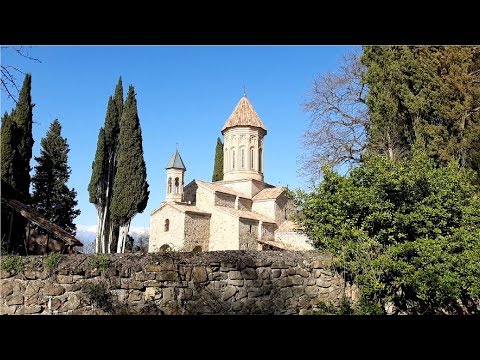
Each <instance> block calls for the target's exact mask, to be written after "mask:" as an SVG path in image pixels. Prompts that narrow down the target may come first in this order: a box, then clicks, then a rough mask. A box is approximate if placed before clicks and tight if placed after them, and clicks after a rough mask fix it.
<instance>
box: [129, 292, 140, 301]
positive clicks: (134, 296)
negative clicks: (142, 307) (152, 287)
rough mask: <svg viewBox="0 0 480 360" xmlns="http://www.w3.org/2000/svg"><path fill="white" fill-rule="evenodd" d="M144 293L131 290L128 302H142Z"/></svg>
mask: <svg viewBox="0 0 480 360" xmlns="http://www.w3.org/2000/svg"><path fill="white" fill-rule="evenodd" d="M142 295H143V292H141V291H138V290H131V291H130V293H129V294H128V301H140V300H142Z"/></svg>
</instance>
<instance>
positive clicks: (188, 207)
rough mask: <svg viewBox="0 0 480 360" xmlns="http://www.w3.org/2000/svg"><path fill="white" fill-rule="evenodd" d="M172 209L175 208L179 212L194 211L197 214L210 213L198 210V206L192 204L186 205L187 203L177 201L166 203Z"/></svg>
mask: <svg viewBox="0 0 480 360" xmlns="http://www.w3.org/2000/svg"><path fill="white" fill-rule="evenodd" d="M167 204H168V205H170V206H171V207H173V208H174V209H177V210H179V211H181V212H194V213H199V214H208V215H211V214H210V213H207V212H205V211H203V210H200V209H199V208H198V207H196V206H194V205H188V204H179V203H167Z"/></svg>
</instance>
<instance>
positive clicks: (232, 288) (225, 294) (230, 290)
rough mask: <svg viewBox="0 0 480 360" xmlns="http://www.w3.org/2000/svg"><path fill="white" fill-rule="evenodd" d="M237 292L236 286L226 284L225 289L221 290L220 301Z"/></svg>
mask: <svg viewBox="0 0 480 360" xmlns="http://www.w3.org/2000/svg"><path fill="white" fill-rule="evenodd" d="M236 293H237V288H236V287H235V286H231V285H229V286H227V287H226V288H225V290H223V294H222V301H226V300H228V299H230V298H231V297H232V296H233V295H235V294H236Z"/></svg>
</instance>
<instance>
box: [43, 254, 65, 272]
mask: <svg viewBox="0 0 480 360" xmlns="http://www.w3.org/2000/svg"><path fill="white" fill-rule="evenodd" d="M60 261H62V254H60V253H55V252H53V253H50V254H48V255H47V256H46V257H45V259H44V264H45V266H46V267H48V268H49V269H55V268H56V267H57V266H58V264H60Z"/></svg>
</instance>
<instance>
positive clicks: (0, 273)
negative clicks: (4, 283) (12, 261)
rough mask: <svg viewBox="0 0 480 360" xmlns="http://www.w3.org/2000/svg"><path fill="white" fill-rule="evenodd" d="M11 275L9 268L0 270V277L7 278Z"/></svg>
mask: <svg viewBox="0 0 480 360" xmlns="http://www.w3.org/2000/svg"><path fill="white" fill-rule="evenodd" d="M12 276H13V274H12V272H11V271H10V270H0V279H8V278H11V277H12Z"/></svg>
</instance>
